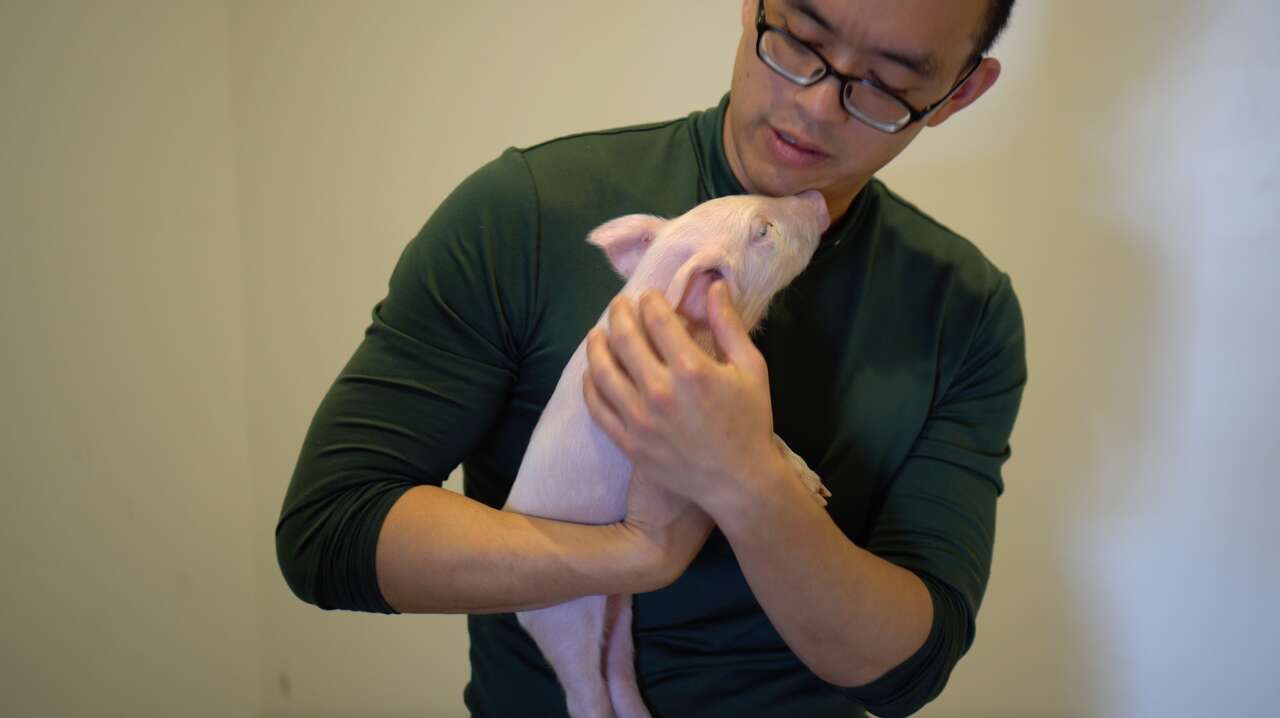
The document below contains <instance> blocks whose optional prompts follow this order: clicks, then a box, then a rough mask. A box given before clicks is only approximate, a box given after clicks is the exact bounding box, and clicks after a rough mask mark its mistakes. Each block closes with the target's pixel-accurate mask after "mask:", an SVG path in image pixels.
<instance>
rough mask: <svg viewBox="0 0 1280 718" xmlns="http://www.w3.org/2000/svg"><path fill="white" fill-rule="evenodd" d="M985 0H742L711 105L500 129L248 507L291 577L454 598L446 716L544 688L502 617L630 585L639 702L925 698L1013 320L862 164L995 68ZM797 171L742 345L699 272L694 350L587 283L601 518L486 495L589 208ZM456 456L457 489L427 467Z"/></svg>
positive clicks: (328, 598) (733, 189) (773, 181)
mask: <svg viewBox="0 0 1280 718" xmlns="http://www.w3.org/2000/svg"><path fill="white" fill-rule="evenodd" d="M1011 4H1012V3H1011V2H996V1H994V0H894V1H892V2H890V1H889V0H843V1H842V0H772V1H771V2H768V3H765V2H762V1H760V0H744V2H743V4H742V10H741V15H742V17H741V20H742V25H743V36H742V39H741V41H740V43H739V47H738V53H737V58H736V60H735V65H734V74H733V82H732V87H731V89H730V93H729V95H728V96H727V97H726V98H725V99H723V100H722V101H721V103H720V105H719V106H718V107H716V108H713V109H711V110H708V111H705V112H695V113H692V114H691V115H689V116H688V117H687V118H684V119H681V120H676V121H672V122H667V123H659V124H655V125H647V126H642V127H632V128H622V129H618V130H611V131H606V132H598V133H587V134H584V135H577V136H572V137H567V138H561V139H558V140H553V141H551V142H547V143H544V144H542V145H538V146H535V147H531V148H527V149H524V150H514V149H513V150H509V151H508V152H506V153H504V154H503V155H502V156H501V157H499V158H498V159H497V160H494V161H493V162H491V163H490V164H489V165H486V166H485V167H484V168H482V169H481V170H479V171H477V172H476V173H475V174H474V175H472V177H470V178H468V179H467V180H466V181H465V182H464V183H463V184H462V185H461V186H459V188H458V189H457V190H455V192H454V193H453V194H452V195H451V196H450V197H449V198H448V199H447V200H446V201H445V202H444V203H443V204H442V205H441V206H440V208H439V209H438V210H437V212H436V213H435V214H434V215H433V216H432V218H431V219H430V220H429V221H428V222H427V224H426V225H425V226H424V227H423V229H422V231H421V232H420V233H419V235H418V237H416V238H415V239H414V240H413V242H411V243H410V244H409V246H408V247H407V248H406V249H405V252H404V254H403V256H402V257H401V260H400V262H399V264H398V265H397V267H396V270H395V272H394V273H393V275H392V278H391V282H390V286H389V292H388V295H387V298H386V299H385V300H384V301H383V302H380V303H379V304H378V306H377V307H376V308H375V310H374V322H373V325H372V326H370V328H369V330H368V332H367V334H366V337H365V340H364V342H363V343H362V344H361V345H360V347H359V348H358V349H357V351H356V353H355V355H354V356H353V357H352V359H351V361H350V362H349V363H348V365H347V366H346V367H345V368H344V370H343V372H342V374H341V375H340V376H339V378H338V380H337V381H336V382H335V384H334V386H333V387H332V388H331V390H330V391H329V393H328V395H327V396H326V397H325V400H324V402H322V404H321V406H320V408H319V409H318V411H317V414H316V417H315V419H314V421H313V423H312V426H311V429H310V431H309V432H308V435H307V439H306V441H305V443H304V446H303V449H302V454H301V457H300V459H299V462H298V467H297V469H296V470H295V473H294V477H293V481H292V483H291V485H290V487H289V492H288V495H287V496H286V498H285V505H284V509H283V511H282V514H281V519H280V523H279V526H278V528H277V540H278V551H279V558H280V563H281V567H282V569H283V571H284V573H285V576H286V578H287V580H288V581H289V584H290V586H291V587H292V588H293V590H294V591H295V592H296V593H297V594H298V595H299V596H300V597H302V598H303V599H304V600H307V601H310V602H312V603H315V604H316V605H319V606H321V607H323V608H349V609H357V610H371V611H383V612H393V611H399V612H441V613H443V612H465V613H468V614H471V615H470V616H469V617H468V627H469V631H470V635H471V663H472V680H471V683H470V684H469V685H468V686H467V690H466V692H465V699H466V703H467V706H468V708H469V709H470V710H471V712H472V714H473V715H475V716H506V715H539V716H543V715H563V714H564V710H565V707H564V698H563V694H562V693H561V691H560V689H559V687H558V686H557V684H556V682H555V678H554V675H553V674H552V673H551V671H550V668H549V667H548V666H547V665H546V664H545V662H544V661H543V660H542V659H541V656H540V655H539V653H538V651H537V649H536V647H535V646H534V645H533V643H532V642H531V641H530V640H529V639H528V637H527V636H526V635H525V634H524V633H523V631H522V630H521V629H520V627H519V626H518V624H517V623H516V622H515V620H514V617H513V616H512V615H511V613H510V612H512V611H517V610H523V609H529V608H535V607H540V606H546V605H551V604H554V603H558V602H562V601H565V600H568V599H570V598H574V597H577V596H580V595H586V594H613V593H635V594H638V595H636V597H635V604H634V630H635V633H636V664H637V673H638V676H639V681H640V687H641V690H642V693H643V694H644V696H645V699H646V701H648V702H649V704H650V706H651V708H652V709H653V711H654V713H655V715H659V716H662V715H670V716H686V715H707V716H718V715H726V716H727V715H735V716H736V715H751V716H762V715H805V716H857V715H863V710H864V708H865V709H868V710H872V711H873V712H875V713H876V714H877V715H881V716H890V715H906V714H908V713H911V712H914V711H915V710H917V709H918V708H919V707H920V706H921V705H923V704H924V703H925V702H927V701H928V700H931V699H932V698H933V697H935V696H936V695H937V694H938V693H939V692H940V691H941V690H942V687H943V686H944V685H945V682H946V680H947V677H948V676H949V674H950V671H951V669H952V668H953V667H954V665H955V663H956V661H958V659H959V657H960V655H962V654H963V653H964V651H966V650H967V648H968V647H969V645H970V643H971V642H972V640H973V634H974V620H975V617H976V612H977V609H978V605H979V603H980V601H981V598H982V594H983V591H984V589H985V586H986V581H987V577H988V574H989V568H990V559H991V548H992V540H993V531H994V522H995V500H996V497H997V496H998V494H999V493H1000V491H1001V490H1002V488H1003V484H1002V480H1001V476H1000V467H1001V465H1002V464H1003V462H1004V461H1005V460H1006V459H1007V458H1008V456H1009V447H1008V437H1009V433H1010V431H1011V430H1012V426H1013V422H1014V418H1015V416H1016V414H1017V410H1018V405H1019V402H1020V398H1021V393H1022V388H1023V386H1024V384H1025V382H1026V368H1025V350H1024V343H1023V334H1022V317H1021V314H1020V311H1019V309H1018V304H1017V300H1016V297H1015V296H1014V294H1013V290H1012V287H1011V284H1010V282H1009V278H1008V277H1007V275H1005V274H1003V273H1002V272H1000V271H999V270H998V269H996V268H995V267H994V266H992V265H991V263H990V262H988V261H987V260H986V259H985V258H984V257H983V256H982V255H981V253H980V252H978V251H977V250H976V249H975V248H974V247H973V246H972V245H971V244H969V243H967V242H966V241H964V240H963V239H962V238H960V237H958V236H956V235H954V234H953V233H951V232H949V231H948V230H946V229H945V228H943V227H941V226H940V225H938V224H936V223H934V222H933V221H932V220H930V219H929V218H928V217H926V216H925V215H923V214H922V213H921V212H919V211H918V210H916V209H915V208H914V207H912V206H910V205H909V204H907V203H906V202H904V201H903V200H901V199H900V198H898V197H897V196H895V195H893V194H892V193H891V192H889V191H888V190H887V189H886V188H885V187H884V186H883V185H882V184H880V183H879V182H876V181H874V180H873V179H872V175H873V174H874V173H875V172H876V171H877V170H878V169H879V168H881V167H883V166H884V165H885V164H886V163H887V162H889V161H890V160H891V159H892V158H893V157H895V156H897V154H898V153H899V152H901V151H902V150H903V149H904V148H905V147H906V145H907V144H909V143H910V141H911V140H912V139H913V138H914V137H915V136H916V135H917V134H918V133H919V132H920V131H921V130H922V129H923V127H925V126H932V125H938V124H940V123H942V122H944V121H945V120H946V119H947V118H948V117H949V116H951V115H952V114H954V113H956V112H958V111H960V110H961V109H963V108H965V107H967V106H968V105H970V104H972V103H973V102H974V101H975V100H977V99H978V98H979V97H980V96H981V95H982V94H983V93H984V92H985V91H986V90H987V89H989V88H990V87H991V85H992V84H994V83H995V81H996V79H997V77H998V76H999V72H1000V65H999V63H998V62H997V61H996V60H994V59H991V58H986V57H984V55H985V51H986V50H987V48H988V47H989V46H990V44H991V43H992V42H993V41H994V38H995V36H996V35H998V33H999V31H1000V29H1001V28H1002V27H1003V25H1004V24H1005V22H1006V20H1007V17H1008V12H1009V7H1010V5H1011ZM805 189H817V190H819V191H821V192H822V194H823V195H824V197H825V198H826V201H827V204H828V209H829V213H830V215H831V217H832V224H831V227H830V228H829V229H828V231H827V232H826V234H825V235H824V238H823V242H822V246H820V248H819V250H818V251H817V253H816V254H815V256H814V260H813V262H812V263H811V264H810V266H809V267H808V268H807V269H806V270H805V272H804V273H802V274H801V276H800V277H799V278H797V280H796V281H795V282H794V283H793V284H792V286H791V287H790V288H789V289H788V290H787V291H786V292H784V293H783V294H782V295H781V296H780V297H779V298H778V300H777V301H776V302H775V305H774V307H773V309H772V310H771V313H770V315H769V317H768V318H767V319H766V320H765V322H764V324H763V325H762V329H761V331H760V333H759V335H758V336H757V338H756V340H755V343H754V344H753V342H752V340H751V339H749V338H748V337H747V336H746V335H745V333H744V332H743V331H742V328H741V325H740V323H739V322H738V320H737V317H736V316H735V315H734V314H733V312H732V310H731V309H729V308H728V306H727V303H726V302H725V301H724V296H723V294H722V293H721V292H722V289H723V288H722V287H716V288H713V291H712V293H711V297H710V303H711V307H710V313H711V316H712V327H713V330H714V332H715V335H716V338H717V342H718V344H719V348H720V352H721V357H720V360H718V361H717V360H713V359H711V358H708V357H705V356H704V355H700V354H698V353H697V351H696V349H694V348H693V347H691V346H689V344H688V342H687V336H686V335H684V334H683V330H682V329H680V328H679V323H678V322H676V321H673V316H672V312H671V308H670V307H669V306H667V305H666V304H665V303H664V302H663V301H662V300H661V299H660V298H656V297H646V298H645V299H643V300H642V301H641V303H640V306H638V307H636V306H632V305H630V304H628V303H625V302H617V303H615V304H613V305H612V306H610V313H611V326H612V327H613V332H612V334H611V337H610V338H609V339H607V340H606V339H603V338H602V337H600V336H596V335H594V334H593V335H592V336H591V337H590V338H589V357H590V361H591V371H590V372H589V373H588V376H587V381H586V382H585V384H584V387H583V391H584V396H585V398H586V400H587V402H588V406H589V408H590V409H591V411H592V415H593V417H594V418H595V419H596V420H597V422H598V423H599V424H600V425H601V426H602V428H604V430H605V431H606V432H607V433H609V435H610V436H611V437H612V438H613V439H614V440H615V442H617V443H618V445H619V446H620V447H621V448H622V449H623V451H624V452H626V453H627V455H628V456H629V457H630V458H631V459H632V461H633V462H634V464H635V475H634V476H633V481H632V490H631V494H630V496H629V498H628V515H627V518H626V520H625V521H623V522H622V523H619V524H615V525H610V526H580V525H574V524H565V523H559V522H554V521H545V520H541V519H536V518H530V517H523V516H519V515H516V514H512V513H504V512H501V511H498V510H496V509H497V508H498V507H501V505H502V504H503V501H504V499H505V497H506V493H507V491H508V490H509V488H510V485H511V482H512V481H513V480H514V477H515V474H516V470H517V469H518V467H519V462H520V458H521V456H522V453H523V451H524V447H525V446H526V444H527V442H528V439H529V434H530V432H531V431H532V429H533V425H534V423H535V422H536V421H537V418H538V415H539V412H540V411H541V408H542V406H543V405H544V404H545V402H546V400H547V398H548V397H549V396H550V394H551V391H552V390H553V389H554V386H555V383H556V380H557V379H558V377H559V375H560V372H561V370H562V369H563V367H564V364H565V362H566V361H567V359H568V357H569V355H570V354H571V353H572V351H573V349H574V348H575V347H576V345H577V344H578V342H579V341H580V340H581V337H582V335H583V333H584V332H586V331H587V329H588V328H589V327H590V326H591V325H592V324H593V323H594V322H595V319H596V318H597V316H598V315H599V312H600V311H601V309H602V308H603V307H604V306H605V304H606V302H607V301H608V298H609V297H611V296H612V295H613V294H615V293H616V291H617V290H618V288H619V286H620V282H619V281H618V279H617V278H616V277H615V276H614V275H613V274H612V273H611V271H610V270H609V268H608V266H607V264H606V263H605V261H604V259H603V257H601V256H599V254H598V251H597V250H594V248H591V247H589V246H587V245H586V243H585V242H584V241H583V237H585V235H586V233H587V231H588V230H589V229H590V228H592V227H593V226H595V225H598V224H600V223H601V222H603V221H605V220H607V219H609V218H611V217H613V216H616V215H619V214H624V213H630V212H648V213H653V214H659V215H666V216H675V215H677V214H680V213H682V212H684V211H685V210H687V209H689V208H690V207H691V206H693V205H694V204H697V203H698V202H701V201H705V200H707V199H710V198H713V197H716V196H722V195H726V194H735V193H742V192H758V193H763V194H772V195H785V194H794V193H797V192H800V191H802V190H805ZM774 430H776V431H777V433H778V434H779V435H780V436H782V437H783V438H784V439H785V440H786V441H787V442H788V444H790V446H791V447H792V448H793V449H794V450H795V451H796V452H797V453H799V454H800V455H801V456H803V457H804V458H805V459H806V460H807V461H808V462H809V464H810V466H811V467H812V468H813V469H814V470H815V471H817V473H818V474H819V475H820V476H821V477H822V479H823V481H824V482H825V483H826V485H827V486H828V487H829V488H830V489H831V491H832V494H833V495H832V497H831V500H830V504H829V505H828V507H827V508H826V509H825V510H823V509H821V508H818V507H817V506H816V505H815V504H814V503H813V502H812V501H811V500H809V499H808V498H807V497H806V496H804V495H803V493H802V491H803V490H802V488H801V487H800V486H799V484H798V482H794V481H790V480H787V479H786V472H785V469H784V468H782V467H781V465H780V464H779V462H778V461H777V457H776V456H775V455H772V454H771V453H770V452H769V450H768V448H769V446H770V442H769V441H768V437H769V436H770V433H771V432H772V431H774ZM459 462H461V463H462V464H463V467H464V471H465V474H466V489H465V490H466V494H467V497H466V498H464V497H461V496H457V495H455V494H452V493H450V492H447V491H444V490H442V489H440V488H438V487H439V484H440V483H441V482H442V481H443V480H444V478H445V476H446V475H447V473H448V472H449V471H450V470H451V469H452V468H453V467H454V466H455V465H457V464H458V463H459ZM712 522H714V524H715V526H716V530H715V531H713V532H712V533H711V535H710V537H709V538H708V537H707V531H708V530H709V528H710V526H711V523H712ZM704 541H705V544H704ZM690 562H692V563H690ZM686 567H687V570H686Z"/></svg>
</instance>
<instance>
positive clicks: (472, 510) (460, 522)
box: [377, 486, 660, 613]
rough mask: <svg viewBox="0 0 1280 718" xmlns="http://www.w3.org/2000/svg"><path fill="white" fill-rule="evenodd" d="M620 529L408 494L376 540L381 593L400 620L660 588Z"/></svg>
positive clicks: (427, 493)
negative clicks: (410, 615)
mask: <svg viewBox="0 0 1280 718" xmlns="http://www.w3.org/2000/svg"><path fill="white" fill-rule="evenodd" d="M627 531H628V529H627V528H626V527H625V526H623V525H621V524H610V525H606V526H589V525H584V524H571V523H564V522H560V521H551V520H547V519H539V518H533V517H529V516H523V515H521V514H516V513H512V512H506V511H498V510H495V509H492V508H489V507H488V506H485V505H484V504H481V503H479V502H478V501H473V500H471V499H469V498H466V497H464V496H461V495H459V494H456V493H454V492H452V491H448V490H446V489H441V488H437V487H434V486H419V487H416V488H413V489H410V490H409V491H407V492H406V493H405V494H404V495H403V496H401V497H400V499H399V500H398V501H397V502H396V503H395V505H394V506H392V507H391V511H390V512H389V513H388V514H387V518H386V520H385V522H384V523H383V525H382V530H381V532H380V534H379V537H378V550H377V572H378V586H379V588H380V589H381V591H382V595H383V598H385V599H386V601H387V602H388V603H389V604H391V606H392V607H393V608H395V609H396V610H397V611H400V612H402V613H500V612H507V611H524V610H530V609H534V608H542V607H545V606H551V605H554V604H557V603H563V602H564V601H568V600H571V599H574V598H577V597H579V596H585V595H593V594H615V593H638V592H642V591H651V590H654V589H656V588H658V587H659V585H660V584H655V581H654V579H653V576H652V574H653V571H652V570H651V562H650V561H649V559H648V557H645V556H644V555H642V552H641V553H638V552H637V551H636V550H635V544H636V542H634V541H630V540H628V536H627Z"/></svg>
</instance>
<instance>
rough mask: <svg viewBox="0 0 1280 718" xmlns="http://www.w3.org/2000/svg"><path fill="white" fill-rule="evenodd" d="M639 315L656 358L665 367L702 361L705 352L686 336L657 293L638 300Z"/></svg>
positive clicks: (686, 332) (677, 317)
mask: <svg viewBox="0 0 1280 718" xmlns="http://www.w3.org/2000/svg"><path fill="white" fill-rule="evenodd" d="M640 315H641V318H642V319H643V320H644V327H645V329H646V330H648V333H649V339H651V340H652V341H653V346H654V348H655V349H657V351H658V356H659V357H660V358H661V359H662V361H663V363H665V364H666V365H667V366H668V367H671V368H676V367H680V366H682V365H683V364H684V363H685V362H690V361H700V360H705V358H706V353H705V352H703V351H702V349H700V348H699V347H698V345H697V343H696V342H694V341H693V337H690V336H689V332H688V331H686V330H685V328H684V323H682V322H681V321H680V317H679V316H678V315H677V314H676V313H675V311H674V310H673V309H672V308H671V305H669V304H667V300H666V299H663V298H662V297H661V296H660V295H658V294H656V293H650V294H645V296H644V297H642V298H641V299H640Z"/></svg>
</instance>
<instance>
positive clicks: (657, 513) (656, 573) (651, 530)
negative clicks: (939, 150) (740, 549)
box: [622, 471, 715, 591]
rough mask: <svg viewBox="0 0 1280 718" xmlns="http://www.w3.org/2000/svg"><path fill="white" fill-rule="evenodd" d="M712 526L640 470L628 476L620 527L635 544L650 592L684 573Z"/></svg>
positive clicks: (704, 516) (689, 503) (691, 504)
mask: <svg viewBox="0 0 1280 718" xmlns="http://www.w3.org/2000/svg"><path fill="white" fill-rule="evenodd" d="M714 525H715V524H713V523H712V521H711V517H710V516H708V515H707V514H706V513H705V512H703V511H702V510H701V509H699V508H698V507H697V506H695V505H694V504H693V503H692V502H690V501H689V500H688V499H686V498H683V497H681V496H677V495H676V494H673V493H671V492H670V491H668V490H666V489H664V488H662V486H661V485H659V484H658V483H656V482H654V481H650V480H649V479H648V478H646V477H645V476H644V475H642V474H641V473H640V472H639V471H633V472H632V473H631V484H630V486H629V487H628V488H627V515H626V517H625V518H624V519H623V521H622V527H623V529H625V530H626V531H627V533H628V534H629V536H630V537H631V539H632V540H633V541H635V542H636V545H637V547H638V551H639V552H640V555H641V557H642V561H641V563H642V565H644V566H645V572H644V573H645V575H646V576H648V577H650V578H651V580H652V581H653V584H652V588H651V589H650V590H654V591H656V590H658V589H660V588H665V587H666V586H668V585H670V584H671V583H672V582H673V581H675V580H676V579H677V578H679V577H680V575H681V574H683V573H684V571H685V569H687V568H688V567H689V564H690V563H692V562H693V559H694V557H695V556H697V555H698V552H699V551H701V550H702V545H703V544H705V543H706V542H707V536H709V535H710V534H711V528H712V526H714Z"/></svg>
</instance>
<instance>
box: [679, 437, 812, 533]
mask: <svg viewBox="0 0 1280 718" xmlns="http://www.w3.org/2000/svg"><path fill="white" fill-rule="evenodd" d="M791 479H792V476H791V466H790V465H789V464H788V463H787V461H786V459H785V458H784V457H783V456H782V454H781V453H780V452H778V451H776V450H774V449H773V447H772V445H770V446H769V448H768V449H766V450H764V451H763V452H761V455H760V456H759V457H758V458H757V459H755V460H754V461H752V462H749V463H747V464H745V465H744V466H743V468H741V469H738V470H737V472H736V473H735V474H734V475H733V476H731V477H729V478H727V479H726V480H724V481H721V482H717V488H716V490H714V491H712V492H709V494H708V495H707V497H706V498H705V502H704V504H703V506H702V508H703V510H704V511H706V512H707V514H708V515H710V516H711V518H712V519H713V520H714V521H715V523H716V525H717V526H719V527H720V529H721V531H722V532H723V533H725V534H726V535H728V534H729V533H730V531H731V530H732V529H733V527H734V526H736V525H738V524H747V525H752V524H754V523H755V519H754V518H753V517H755V516H757V515H759V513H760V512H761V509H762V508H764V507H767V506H768V505H770V504H771V503H772V502H774V501H778V500H787V499H786V498H784V497H783V496H782V494H787V493H791V492H789V491H788V489H791V490H794V489H795V488H796V487H795V486H788V485H787V484H788V483H791V484H795V485H796V486H800V483H799V482H798V481H791ZM801 488H803V487H801Z"/></svg>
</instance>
